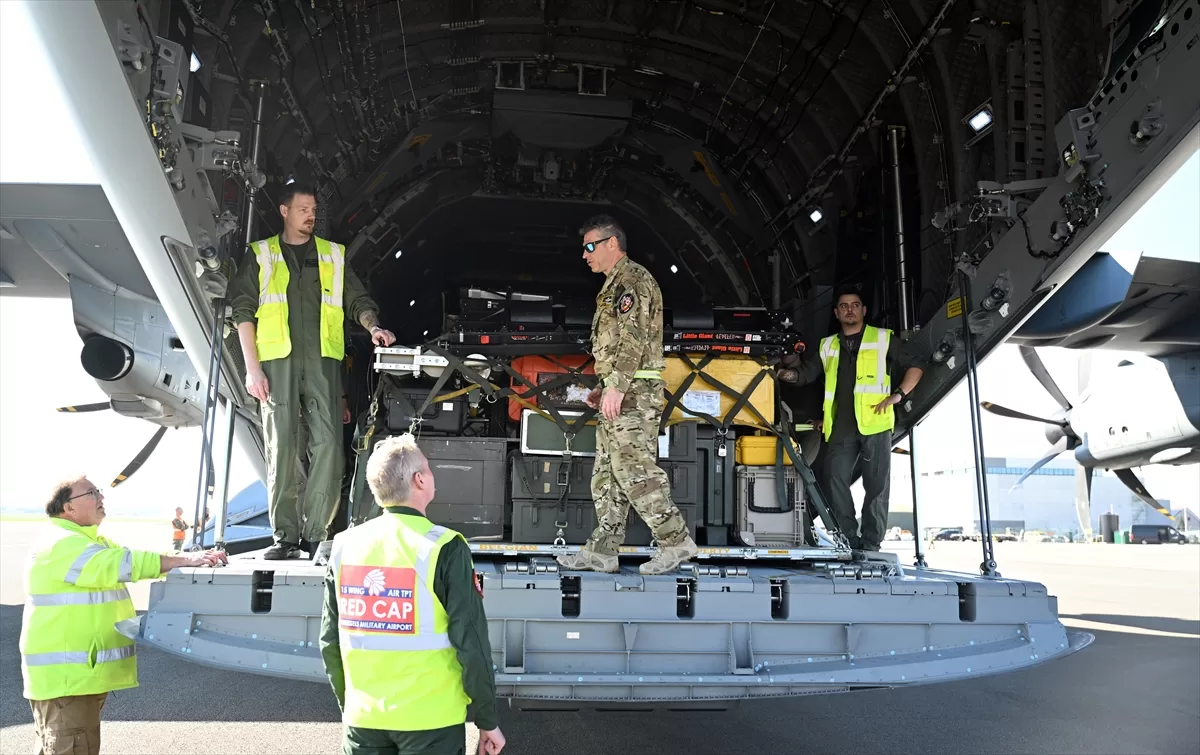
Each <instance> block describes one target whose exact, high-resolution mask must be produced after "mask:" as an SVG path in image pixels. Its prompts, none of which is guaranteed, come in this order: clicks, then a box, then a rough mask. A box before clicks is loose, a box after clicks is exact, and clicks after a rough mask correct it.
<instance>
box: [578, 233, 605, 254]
mask: <svg viewBox="0 0 1200 755" xmlns="http://www.w3.org/2000/svg"><path fill="white" fill-rule="evenodd" d="M611 238H612V236H605V237H604V238H602V239H596V240H595V241H589V242H587V243H586V244H584V245H583V253H584V254H591V253H592V252H594V251H596V245H597V244H603V243H604V242H605V241H608V240H609V239H611Z"/></svg>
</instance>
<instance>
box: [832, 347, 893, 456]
mask: <svg viewBox="0 0 1200 755" xmlns="http://www.w3.org/2000/svg"><path fill="white" fill-rule="evenodd" d="M891 341H892V331H890V330H888V329H887V328H876V327H875V326H873V325H866V326H864V327H863V333H862V344H861V345H860V346H859V347H858V362H857V363H856V365H855V367H856V370H855V376H854V417H855V419H856V420H857V421H858V431H859V432H860V433H862V434H863V435H877V434H878V433H882V432H887V431H891V430H892V429H893V428H894V427H895V426H896V414H895V412H893V411H892V407H890V406H889V407H887V409H885V410H884V411H883V412H881V413H880V414H876V413H875V406H876V405H877V404H878V403H879V402H880V401H883V400H884V399H885V398H887V397H888V396H890V395H892V377H891V375H890V374H889V373H888V368H887V353H888V345H889V344H890V343H891ZM840 353H841V340H840V339H839V338H838V336H836V335H832V336H827V337H826V338H822V339H821V364H822V365H823V366H824V368H825V440H829V436H830V435H831V434H832V433H833V423H834V421H835V419H836V414H837V410H836V407H835V406H834V404H833V397H834V393H835V392H836V391H837V375H838V356H839V354H840Z"/></svg>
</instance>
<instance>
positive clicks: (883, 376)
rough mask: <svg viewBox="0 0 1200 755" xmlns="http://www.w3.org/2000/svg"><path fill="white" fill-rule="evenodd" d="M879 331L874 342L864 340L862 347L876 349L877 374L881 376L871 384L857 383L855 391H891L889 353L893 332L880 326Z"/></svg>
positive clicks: (865, 349)
mask: <svg viewBox="0 0 1200 755" xmlns="http://www.w3.org/2000/svg"><path fill="white" fill-rule="evenodd" d="M877 333H878V338H876V340H875V342H874V343H869V342H867V341H863V344H862V346H861V347H860V348H861V349H862V350H863V351H868V350H873V351H875V358H876V360H878V361H877V365H876V368H875V374H876V375H877V376H878V377H879V382H878V383H873V384H871V385H855V386H854V392H855V393H889V390H888V386H889V384H890V383H891V377H890V376H889V375H888V371H887V353H888V345H889V341H890V336H891V333H890V331H887V330H884V329H883V328H880V329H879V330H878V331H877Z"/></svg>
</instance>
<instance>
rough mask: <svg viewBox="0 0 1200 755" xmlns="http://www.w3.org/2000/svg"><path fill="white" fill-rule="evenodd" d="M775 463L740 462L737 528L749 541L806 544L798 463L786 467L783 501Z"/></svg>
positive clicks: (804, 516)
mask: <svg viewBox="0 0 1200 755" xmlns="http://www.w3.org/2000/svg"><path fill="white" fill-rule="evenodd" d="M775 470H776V468H775V467H749V466H744V465H742V464H738V465H737V472H736V475H737V519H738V524H737V532H738V539H739V540H741V541H742V543H743V544H745V545H751V546H754V545H758V546H762V545H768V546H770V545H779V546H788V547H797V546H801V545H804V541H805V531H806V530H807V529H808V527H807V520H808V518H807V516H806V512H805V500H804V484H803V482H802V481H801V479H800V473H799V472H797V471H796V468H795V467H783V471H784V483H785V486H786V491H787V500H786V501H784V502H783V503H782V505H781V503H780V501H779V494H778V490H777V488H776V485H775Z"/></svg>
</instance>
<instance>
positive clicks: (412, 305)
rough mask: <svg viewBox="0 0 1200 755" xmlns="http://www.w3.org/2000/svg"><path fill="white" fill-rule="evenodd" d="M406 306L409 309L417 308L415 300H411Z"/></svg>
mask: <svg viewBox="0 0 1200 755" xmlns="http://www.w3.org/2000/svg"><path fill="white" fill-rule="evenodd" d="M408 306H410V307H415V306H417V300H416V299H413V300H412V301H410V302H409V303H408Z"/></svg>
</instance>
